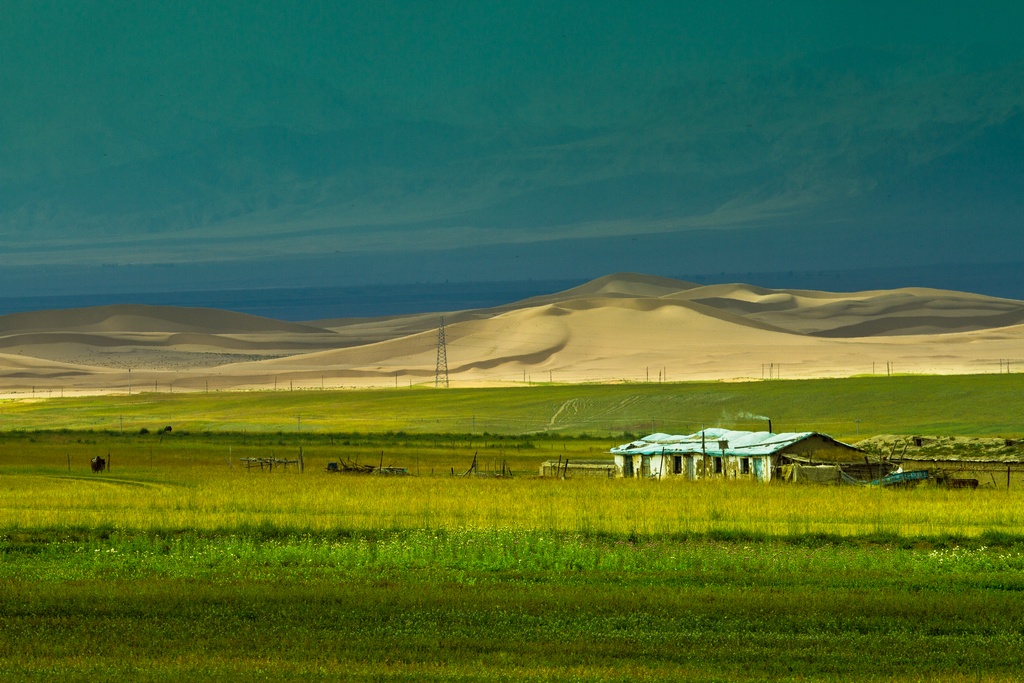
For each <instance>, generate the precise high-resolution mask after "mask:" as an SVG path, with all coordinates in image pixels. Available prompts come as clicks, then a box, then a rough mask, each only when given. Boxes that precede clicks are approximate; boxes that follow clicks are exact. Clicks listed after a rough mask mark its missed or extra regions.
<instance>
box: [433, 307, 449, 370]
mask: <svg viewBox="0 0 1024 683" xmlns="http://www.w3.org/2000/svg"><path fill="white" fill-rule="evenodd" d="M442 375H443V376H444V385H445V386H446V387H447V386H448V344H447V343H446V342H445V339H444V316H443V315H442V316H441V326H440V327H438V328H437V367H436V368H435V369H434V387H439V386H441V381H442V380H441V377H442Z"/></svg>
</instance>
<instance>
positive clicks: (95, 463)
mask: <svg viewBox="0 0 1024 683" xmlns="http://www.w3.org/2000/svg"><path fill="white" fill-rule="evenodd" d="M89 465H91V466H92V471H93V472H102V471H103V470H105V469H106V468H107V461H106V459H105V458H101V457H100V456H98V455H97V456H96V457H95V458H93V459H92V460H90V461H89Z"/></svg>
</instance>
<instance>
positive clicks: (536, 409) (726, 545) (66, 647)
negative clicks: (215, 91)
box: [0, 376, 1024, 681]
mask: <svg viewBox="0 0 1024 683" xmlns="http://www.w3.org/2000/svg"><path fill="white" fill-rule="evenodd" d="M1018 386H1019V385H1018V382H1017V380H1016V378H1015V376H986V377H980V376H979V377H967V378H922V377H894V378H885V379H882V378H863V379H854V380H839V381H835V382H832V381H822V382H764V383H754V384H744V385H731V384H697V385H661V386H658V385H619V386H583V387H559V386H551V387H543V386H542V387H532V388H522V389H508V390H487V391H485V390H466V391H461V390H460V391H437V392H435V391H426V390H413V391H409V390H396V391H393V392H389V391H376V392H352V393H347V392H295V393H291V392H279V393H276V394H275V393H252V394H249V393H246V394H209V395H207V394H191V395H177V394H176V395H173V396H171V395H142V396H132V397H109V398H89V399H74V400H71V399H65V400H56V399H55V400H52V401H42V402H36V403H4V404H2V406H0V421H2V422H0V424H2V428H3V430H4V431H3V432H2V433H0V680H39V681H50V680H71V681H74V680H81V681H96V680H110V681H113V680H152V681H158V680H161V681H162V680H179V681H180V680H189V681H191V680H396V681H399V680H405V681H421V680H426V681H431V680H433V681H442V680H463V681H470V680H482V681H520V680H537V681H543V680H558V681H636V680H655V681H708V680H718V681H760V680H792V681H808V680H827V681H848V680H864V681H869V680H870V681H875V680H922V681H923V680H929V681H930V680H940V681H1002V680H1020V678H1021V675H1022V674H1021V664H1020V662H1021V661H1024V498H1022V495H1021V491H1022V490H1024V489H1022V488H1018V487H1013V488H1011V489H1010V490H1007V489H1005V488H996V487H991V488H979V489H977V490H973V491H972V490H947V489H938V488H918V489H910V490H890V489H874V488H858V487H798V486H785V485H761V484H752V483H745V482H732V483H729V482H682V481H663V482H654V481H637V480H567V481H560V480H539V479H536V478H533V477H532V476H531V475H533V474H534V473H535V472H536V471H537V466H538V465H539V463H540V462H541V461H543V460H545V459H548V458H558V457H562V458H589V457H599V456H600V455H601V454H603V453H604V452H605V451H606V450H607V448H608V447H609V446H611V445H615V444H617V443H620V442H621V440H622V438H623V432H625V431H633V432H641V433H642V432H646V431H648V430H649V428H650V420H654V421H655V425H654V426H655V428H656V429H658V430H666V431H688V430H690V429H694V428H699V426H700V424H699V423H700V422H705V423H706V424H708V426H711V425H714V426H731V427H736V428H756V427H759V426H761V425H760V424H759V423H757V422H747V423H744V422H743V419H744V418H740V417H738V414H739V413H742V412H744V411H746V412H749V413H760V414H766V415H771V416H772V418H773V420H774V421H775V423H776V425H777V427H776V428H777V429H784V430H789V429H820V430H821V431H829V428H828V426H827V425H829V424H831V425H840V424H841V423H843V421H844V420H847V419H848V417H850V416H854V415H857V416H860V417H859V418H858V419H861V420H862V422H861V425H860V427H861V429H862V430H863V431H864V435H865V436H866V435H868V434H869V433H874V432H893V433H951V434H978V435H983V434H999V435H1008V436H1009V435H1015V434H1019V433H1020V429H1019V427H1018V426H1017V423H1016V422H1015V420H1016V419H1017V416H1016V415H1014V405H1013V400H1012V399H1013V395H1014V394H1015V392H1016V390H1017V388H1018ZM503 406H504V409H503ZM448 409H450V410H451V413H450V414H449V413H446V410H448ZM802 413H807V416H806V417H805V418H802V419H805V421H803V422H800V421H798V420H797V417H796V416H797V415H801V414H802ZM673 414H675V415H676V416H677V418H676V420H673V419H672V415H673ZM297 415H302V417H301V423H300V422H299V421H298V420H296V418H295V416H297ZM307 415H308V416H309V417H308V421H307ZM318 415H319V416H321V417H320V418H319V419H318V418H316V416H318ZM467 415H468V416H469V420H470V423H469V424H464V423H465V422H466V416H467ZM730 415H731V416H734V417H733V418H730V417H729V416H730ZM122 416H123V420H124V429H123V433H122V430H121V426H120V422H121V419H122ZM474 416H475V419H476V420H477V423H476V425H475V426H474V425H473V424H472V420H473V419H474ZM488 416H491V417H488ZM499 416H500V417H502V418H504V419H505V420H506V421H507V425H508V427H507V428H506V429H505V430H501V429H497V428H496V427H494V426H491V425H490V424H489V423H488V422H487V420H489V419H494V420H497V419H498V417H499ZM289 419H291V420H292V422H291V423H290V424H289ZM373 419H378V420H380V422H379V423H373V422H372V420H373ZM113 420H116V421H117V422H116V423H113V422H112V421H113ZM661 420H664V423H662V422H661ZM685 420H691V421H692V422H693V424H688V423H687V422H686V421H685ZM602 421H603V423H602ZM55 423H57V424H55ZM168 424H169V425H173V426H174V429H173V431H172V432H171V433H169V434H159V433H157V430H159V429H161V428H162V427H163V426H165V425H168ZM868 424H872V425H874V426H873V427H872V428H871V430H870V431H869V430H868V427H867V425H868ZM142 427H146V428H147V429H148V430H149V432H150V433H147V434H140V433H139V431H140V429H141V428H142ZM855 428H856V427H855V426H851V427H849V429H852V430H855ZM446 430H448V431H450V432H453V433H445V431H446ZM485 431H486V432H488V433H487V434H484V432H485ZM503 431H504V432H505V433H500V432H503ZM833 431H835V430H833ZM583 432H587V433H588V434H590V436H580V434H581V433H583ZM838 435H840V436H846V437H847V438H849V439H850V440H854V439H853V438H852V433H851V432H849V431H847V432H839V434H838ZM300 447H301V448H302V449H303V453H304V461H305V464H306V471H305V472H303V473H301V474H300V473H298V472H297V471H296V469H294V468H292V469H289V470H287V471H281V470H280V469H279V470H277V471H274V472H273V473H270V472H259V471H246V470H245V469H243V468H242V467H241V462H240V460H239V458H243V457H252V456H267V455H271V454H273V455H274V456H276V457H295V456H296V455H297V452H298V449H299V448H300ZM97 454H99V455H107V454H109V456H110V459H111V464H112V469H111V471H109V472H106V473H103V474H92V473H91V472H90V471H89V468H88V460H89V458H90V457H92V456H93V455H97ZM474 455H475V456H476V457H477V458H478V461H479V463H480V467H481V469H492V468H493V469H497V468H498V467H499V466H500V464H501V463H503V462H504V463H507V464H508V465H509V466H510V467H512V469H513V471H514V472H515V473H516V476H515V477H514V478H512V479H492V478H473V477H452V476H450V474H451V472H452V470H455V471H457V472H463V471H465V469H466V468H467V467H468V465H469V462H470V461H471V459H472V458H473V457H474ZM340 460H358V461H360V462H369V463H372V464H375V465H376V464H379V463H383V464H385V465H396V466H401V467H405V468H407V469H409V471H410V472H411V473H412V474H413V475H416V474H418V475H419V476H410V477H406V478H390V477H374V476H350V475H338V474H329V473H327V472H326V471H325V469H326V464H327V463H328V462H331V461H340Z"/></svg>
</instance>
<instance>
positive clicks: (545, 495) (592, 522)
mask: <svg viewBox="0 0 1024 683" xmlns="http://www.w3.org/2000/svg"><path fill="white" fill-rule="evenodd" d="M1022 502H1024V501H1022V498H1021V494H1020V492H1019V491H1013V490H1011V491H1009V492H1007V491H1006V490H999V489H980V490H977V491H961V490H946V489H936V488H920V489H915V490H886V489H877V488H860V487H810V486H785V485H763V484H749V483H743V482H697V483H694V482H684V481H663V482H652V481H636V480H569V481H559V480H538V479H526V478H522V477H521V478H517V479H513V480H492V479H477V478H458V477H456V478H452V477H438V476H435V477H418V478H417V477H408V478H387V477H370V476H344V475H332V474H327V473H325V472H319V471H318V472H308V471H307V472H306V473H305V474H301V475H300V474H296V473H288V474H285V473H274V474H268V473H263V474H259V473H247V472H245V471H244V470H243V471H239V470H238V469H235V470H233V471H232V470H229V469H228V468H227V467H226V465H225V466H224V467H223V468H221V469H219V470H212V469H211V468H210V467H199V466H197V467H195V468H193V469H181V470H180V471H177V472H175V473H174V474H173V475H172V476H168V474H167V473H165V472H162V471H159V470H157V469H156V468H154V469H146V468H141V469H139V470H137V471H136V472H133V473H127V472H126V473H122V474H118V472H116V471H115V472H114V473H112V474H108V475H91V474H88V475H87V474H72V475H68V474H65V473H61V474H57V473H54V474H29V473H20V474H11V473H3V474H2V475H0V529H45V528H50V529H73V528H97V527H103V528H108V529H116V530H127V531H142V532H150V531H160V530H204V531H209V532H217V533H221V532H224V533H227V532H230V531H231V530H238V529H243V530H244V529H247V528H254V527H273V528H279V529H282V530H286V531H289V532H295V533H303V532H312V533H324V532H342V531H374V530H389V531H390V530H416V529H428V530H442V531H453V530H462V529H477V530H503V529H507V530H539V531H551V532H575V533H584V534H602V535H603V534H610V535H618V536H627V535H640V536H661V535H678V536H688V535H708V534H712V535H713V534H722V533H724V534H739V535H751V536H755V537H763V536H767V537H797V536H807V535H828V536H843V537H847V536H863V537H868V536H879V535H885V536H894V537H905V538H933V537H944V536H956V537H964V538H966V537H978V536H980V535H982V534H985V533H989V534H1003V535H1010V536H1024V505H1022Z"/></svg>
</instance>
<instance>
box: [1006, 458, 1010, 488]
mask: <svg viewBox="0 0 1024 683" xmlns="http://www.w3.org/2000/svg"><path fill="white" fill-rule="evenodd" d="M1006 490H1007V491H1009V490H1010V465H1009V463H1007V465H1006Z"/></svg>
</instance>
